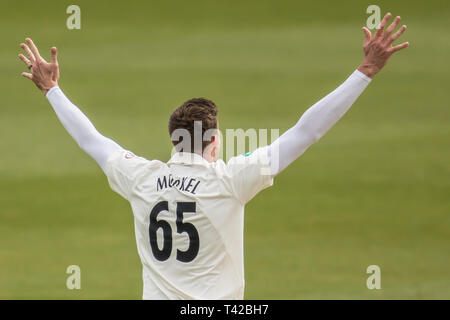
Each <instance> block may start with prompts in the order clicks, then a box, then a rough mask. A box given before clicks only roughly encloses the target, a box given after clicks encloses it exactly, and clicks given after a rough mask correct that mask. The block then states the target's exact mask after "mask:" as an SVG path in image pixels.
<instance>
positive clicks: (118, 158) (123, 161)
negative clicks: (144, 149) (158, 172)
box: [106, 149, 166, 175]
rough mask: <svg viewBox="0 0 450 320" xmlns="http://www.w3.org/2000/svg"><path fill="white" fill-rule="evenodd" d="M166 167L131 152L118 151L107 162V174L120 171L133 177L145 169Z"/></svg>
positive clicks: (157, 161)
mask: <svg viewBox="0 0 450 320" xmlns="http://www.w3.org/2000/svg"><path fill="white" fill-rule="evenodd" d="M164 165H166V164H165V163H164V162H162V161H159V160H148V159H146V158H144V157H140V156H137V155H135V154H134V153H133V152H131V151H129V150H125V149H122V150H118V151H116V152H114V153H113V154H111V156H110V157H109V158H108V160H107V162H106V172H112V171H120V172H121V173H122V174H125V175H132V173H133V172H138V171H141V170H143V169H152V168H159V167H161V166H164Z"/></svg>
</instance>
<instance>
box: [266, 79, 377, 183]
mask: <svg viewBox="0 0 450 320" xmlns="http://www.w3.org/2000/svg"><path fill="white" fill-rule="evenodd" d="M371 80H372V79H371V78H369V77H367V76H366V75H365V74H363V73H362V72H360V71H358V70H355V71H354V72H353V73H352V74H351V75H350V77H348V78H347V80H345V82H344V83H342V84H341V85H340V86H339V87H338V88H336V89H335V90H334V91H333V92H331V93H330V94H328V95H327V96H325V97H324V98H322V99H321V100H320V101H318V102H317V103H316V104H314V105H313V106H312V107H311V108H309V109H308V110H307V111H306V112H305V113H304V114H303V115H302V117H301V118H300V120H299V121H298V122H297V124H296V125H295V126H294V127H292V128H290V129H289V130H288V131H286V132H285V133H284V134H283V135H281V136H280V137H279V138H278V139H277V140H275V141H274V142H273V143H272V144H271V145H270V146H269V148H268V153H269V159H270V164H271V173H272V176H275V175H277V174H278V173H280V172H281V171H283V170H284V169H285V168H286V167H287V166H288V165H289V164H291V163H292V162H293V161H294V160H295V159H297V158H298V157H300V156H301V155H302V154H303V153H304V152H305V151H306V149H308V147H309V146H311V145H312V144H313V143H314V142H316V141H317V140H319V139H320V138H321V137H322V136H323V135H324V134H325V133H326V132H327V131H328V130H329V129H330V128H331V127H332V126H333V125H334V124H335V123H336V122H337V121H338V120H339V119H340V118H341V117H342V116H343V115H344V114H345V112H347V110H348V109H350V107H351V106H352V104H353V103H354V102H355V101H356V99H357V98H358V97H359V96H360V94H361V93H362V92H363V91H364V89H365V88H366V87H367V85H368V84H369V83H370V81H371Z"/></svg>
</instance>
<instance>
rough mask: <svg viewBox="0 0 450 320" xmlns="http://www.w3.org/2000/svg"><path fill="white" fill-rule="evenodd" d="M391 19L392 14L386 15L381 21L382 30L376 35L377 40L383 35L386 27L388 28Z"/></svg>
mask: <svg viewBox="0 0 450 320" xmlns="http://www.w3.org/2000/svg"><path fill="white" fill-rule="evenodd" d="M390 18H391V13H390V12H388V13H386V15H385V16H384V18H383V20H381V23H380V28H379V29H378V30H377V32H376V33H375V38H380V37H381V36H382V35H383V30H384V27H386V24H387V22H388V20H389V19H390Z"/></svg>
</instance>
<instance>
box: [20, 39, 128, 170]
mask: <svg viewBox="0 0 450 320" xmlns="http://www.w3.org/2000/svg"><path fill="white" fill-rule="evenodd" d="M26 41H27V43H28V45H29V46H28V45H26V44H24V43H22V44H21V45H20V46H21V47H22V48H23V49H24V50H25V52H26V53H27V55H28V57H26V56H25V55H23V54H19V58H20V59H21V60H22V61H23V62H24V63H25V64H26V65H27V67H28V69H29V70H30V71H31V73H27V72H23V73H22V75H23V76H24V77H25V78H28V79H30V80H32V81H33V82H34V83H35V84H36V86H37V87H38V88H39V89H40V90H41V91H42V92H43V93H44V94H45V95H46V97H47V99H48V100H49V101H50V104H51V105H52V107H53V109H54V110H55V113H56V115H57V116H58V118H59V120H60V121H61V123H62V125H63V126H64V128H65V129H66V130H67V131H68V132H69V134H70V135H71V136H72V138H73V139H74V140H75V141H76V142H77V143H78V145H79V146H80V147H81V149H83V150H84V151H85V152H86V153H87V154H88V155H90V156H91V157H92V158H93V159H94V160H95V161H96V162H97V163H98V164H99V166H100V167H101V168H102V170H103V171H104V170H105V165H106V161H107V160H108V158H109V156H110V155H111V154H112V153H114V152H115V151H117V150H121V149H122V147H121V146H119V145H118V144H117V143H116V142H114V141H113V140H111V139H109V138H106V137H104V136H103V135H101V134H100V133H99V132H98V131H97V129H96V128H95V127H94V125H93V124H92V123H91V122H90V121H89V119H88V118H87V117H86V116H85V115H84V114H83V112H81V110H80V109H78V108H77V107H76V106H75V105H74V104H73V103H72V102H70V100H69V99H68V98H67V97H66V96H65V94H64V93H63V92H62V90H61V89H60V88H59V86H58V80H59V66H58V59H57V54H58V51H57V49H56V48H55V47H53V48H52V49H51V61H50V63H48V62H47V61H45V60H44V59H43V58H42V57H41V56H40V54H39V51H38V49H37V47H36V46H35V44H34V43H33V41H32V40H31V39H29V38H27V39H26Z"/></svg>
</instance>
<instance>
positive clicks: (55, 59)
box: [50, 47, 58, 63]
mask: <svg viewBox="0 0 450 320" xmlns="http://www.w3.org/2000/svg"><path fill="white" fill-rule="evenodd" d="M50 54H51V57H52V58H51V59H52V60H51V61H52V63H58V49H57V48H56V47H53V48H52V49H51V50H50Z"/></svg>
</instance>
